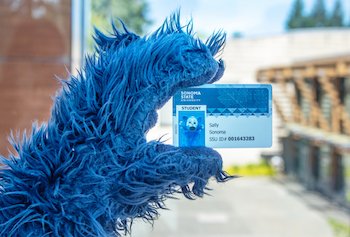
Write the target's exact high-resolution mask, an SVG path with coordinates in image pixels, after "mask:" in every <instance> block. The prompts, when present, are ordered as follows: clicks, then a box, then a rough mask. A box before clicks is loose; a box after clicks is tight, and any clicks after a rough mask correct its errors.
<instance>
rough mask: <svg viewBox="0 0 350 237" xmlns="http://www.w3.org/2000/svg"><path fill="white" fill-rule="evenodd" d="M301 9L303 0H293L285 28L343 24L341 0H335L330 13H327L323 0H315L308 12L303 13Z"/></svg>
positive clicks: (302, 8)
mask: <svg viewBox="0 0 350 237" xmlns="http://www.w3.org/2000/svg"><path fill="white" fill-rule="evenodd" d="M303 11H304V3H303V0H295V1H294V4H293V6H292V8H291V11H290V14H289V18H288V19H287V24H286V29H288V30H290V29H296V28H310V27H342V26H344V13H343V4H342V1H341V0H337V1H336V2H335V4H334V6H333V11H332V12H331V13H330V14H328V11H327V9H326V5H325V2H324V0H316V1H315V3H314V6H313V9H312V11H311V12H310V13H309V14H304V12H303Z"/></svg>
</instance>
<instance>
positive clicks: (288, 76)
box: [0, 0, 350, 237]
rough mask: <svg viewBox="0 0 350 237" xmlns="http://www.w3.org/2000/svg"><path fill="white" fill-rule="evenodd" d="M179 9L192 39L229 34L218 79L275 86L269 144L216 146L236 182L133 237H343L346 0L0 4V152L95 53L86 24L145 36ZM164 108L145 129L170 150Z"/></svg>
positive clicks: (348, 75) (177, 204)
mask: <svg viewBox="0 0 350 237" xmlns="http://www.w3.org/2000/svg"><path fill="white" fill-rule="evenodd" d="M177 9H181V14H182V19H183V23H186V22H187V21H188V20H189V19H191V18H193V20H194V27H195V31H196V32H197V35H198V37H200V38H203V39H205V38H207V37H208V36H209V35H210V34H211V33H212V32H213V31H214V30H219V29H223V30H224V31H226V32H227V43H226V48H225V51H224V53H223V54H222V57H223V59H224V60H225V62H226V73H225V75H224V77H223V79H222V80H221V81H220V82H219V83H271V84H272V85H273V97H274V109H273V112H274V117H273V123H274V126H273V134H274V139H273V146H272V147H271V148H268V149H220V150H219V152H220V153H221V154H222V156H223V159H224V166H225V169H226V170H227V171H228V172H229V173H231V174H238V175H241V176H242V177H241V178H239V179H236V180H233V181H231V182H229V183H227V184H224V185H218V184H216V183H215V182H212V183H210V187H212V188H213V189H214V190H213V191H211V192H210V194H211V196H206V197H205V198H203V199H200V200H198V201H195V202H193V201H189V200H184V199H183V198H182V197H180V196H179V200H169V201H167V202H166V204H167V205H168V208H169V209H170V211H162V212H161V216H160V218H159V220H157V221H156V222H155V224H154V226H153V228H152V226H151V225H150V224H148V223H145V222H143V221H142V220H140V221H136V222H135V223H134V230H133V232H132V233H131V234H128V235H131V236H155V237H157V236H181V237H187V236H192V237H193V236H203V237H209V236H211V237H212V236H224V237H225V236H239V237H255V236H256V237H258V236H259V237H260V236H262V237H265V236H266V237H275V236H276V237H278V236H293V237H296V236H298V237H299V236H301V237H303V236H305V237H310V236H319V237H328V236H333V237H338V236H345V237H350V0H268V1H261V0H218V1H210V0H183V1H182V0H177V1H174V0H85V1H84V0H0V29H1V30H0V154H2V155H6V154H7V153H8V149H10V148H9V144H8V142H7V137H8V135H9V134H10V131H11V130H12V131H23V130H24V129H30V128H31V124H32V122H33V121H39V122H45V121H46V120H47V119H48V118H49V116H50V107H51V105H52V99H51V98H52V97H53V96H54V95H55V91H56V90H57V89H58V88H59V83H58V82H57V80H55V76H57V77H60V78H69V75H70V73H73V74H75V73H76V72H77V69H79V68H80V67H81V66H82V65H84V55H85V54H87V53H90V52H92V51H93V47H94V44H93V40H92V34H93V26H96V27H98V28H100V29H102V30H103V31H105V32H108V31H109V30H110V22H111V21H112V20H116V19H117V18H120V19H122V20H123V21H124V22H125V23H126V24H127V25H128V26H129V28H130V29H131V30H133V31H135V32H136V33H138V34H143V35H147V34H149V33H150V32H152V31H153V30H155V29H156V28H157V27H159V26H160V25H161V24H162V22H163V20H164V19H165V17H167V16H169V14H171V13H172V12H174V11H175V10H177ZM171 114H172V113H171V102H169V103H168V104H167V105H166V106H165V107H164V108H163V109H162V110H161V111H159V116H160V120H159V123H158V124H157V126H156V127H155V128H154V129H153V130H152V131H151V132H150V133H149V134H148V136H149V139H157V138H159V137H160V136H162V135H165V137H166V138H168V142H169V143H171V133H172V129H171V122H172V117H171Z"/></svg>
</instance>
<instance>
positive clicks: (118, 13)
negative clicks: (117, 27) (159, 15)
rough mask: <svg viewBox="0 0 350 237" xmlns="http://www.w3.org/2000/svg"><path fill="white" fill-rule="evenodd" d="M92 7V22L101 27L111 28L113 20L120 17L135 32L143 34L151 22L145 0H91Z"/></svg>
mask: <svg viewBox="0 0 350 237" xmlns="http://www.w3.org/2000/svg"><path fill="white" fill-rule="evenodd" d="M91 8H92V11H91V22H92V24H93V25H95V26H96V27H98V28H101V29H110V23H111V21H112V20H116V19H118V18H119V19H121V20H123V21H124V23H125V24H126V25H127V26H128V27H129V28H130V29H131V30H133V31H134V32H135V33H137V34H142V33H143V31H144V28H145V26H146V25H148V24H149V23H150V20H149V19H148V18H147V11H148V3H147V2H146V1H145V0H91Z"/></svg>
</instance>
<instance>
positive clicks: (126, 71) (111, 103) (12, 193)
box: [0, 14, 230, 237]
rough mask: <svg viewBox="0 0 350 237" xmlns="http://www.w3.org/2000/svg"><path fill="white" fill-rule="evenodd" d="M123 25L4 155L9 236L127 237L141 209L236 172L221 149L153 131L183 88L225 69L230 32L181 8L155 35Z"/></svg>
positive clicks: (1, 185)
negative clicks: (176, 141)
mask: <svg viewBox="0 0 350 237" xmlns="http://www.w3.org/2000/svg"><path fill="white" fill-rule="evenodd" d="M122 28H123V29H122V30H119V29H117V28H116V27H115V26H113V34H112V35H110V36H106V35H104V34H102V33H101V32H100V31H98V30H96V35H95V41H96V45H97V46H96V53H95V54H94V55H92V56H89V57H87V58H86V62H85V67H84V68H82V70H81V71H80V73H79V75H78V76H77V77H74V76H71V78H70V80H68V81H63V82H62V83H63V88H62V90H61V91H60V92H59V93H58V95H57V96H56V98H55V101H54V105H53V108H52V114H51V117H50V119H49V121H48V122H47V124H43V125H40V126H39V125H37V124H34V125H33V129H32V132H31V134H27V135H26V134H24V136H23V138H22V139H21V140H20V141H13V142H12V144H13V146H14V148H15V150H16V152H17V154H16V155H15V154H12V155H10V157H8V158H7V159H5V158H4V157H2V159H1V160H2V161H1V162H2V167H1V170H0V236H1V237H3V236H6V237H11V236H13V237H17V236H19V237H22V236H23V237H40V236H45V237H49V236H56V237H78V236H79V237H80V236H81V237H83V236H84V237H87V236H91V237H92V236H94V237H96V236H98V237H107V236H120V235H121V234H122V233H125V232H128V231H130V227H131V224H132V221H133V220H134V219H135V218H143V219H145V220H147V221H150V222H152V221H153V220H155V219H156V218H157V216H158V209H159V208H164V207H165V206H164V201H165V199H166V198H167V197H170V196H171V195H173V194H174V193H179V192H181V193H183V194H184V195H185V197H187V198H190V199H193V198H195V197H196V196H198V197H201V196H202V195H203V194H204V193H205V189H206V185H207V183H208V180H209V178H210V177H215V178H216V180H217V181H218V182H223V181H226V180H228V179H229V178H230V177H229V176H228V175H227V174H225V172H224V171H223V170H222V159H221V157H220V155H219V154H218V153H217V152H216V151H214V150H213V149H210V148H206V147H198V148H178V147H173V146H170V145H166V144H163V143H162V142H160V141H151V142H147V141H146V137H145V134H146V133H147V132H148V131H149V129H150V128H152V127H153V126H154V125H155V123H156V121H157V112H156V111H157V110H158V109H159V108H161V107H162V106H163V105H164V104H165V103H166V102H167V101H168V100H169V99H170V98H171V96H172V95H173V94H174V93H175V92H176V91H177V90H179V89H181V88H186V87H189V86H198V85H202V84H204V83H212V82H215V81H216V80H218V79H219V78H220V77H221V76H222V74H223V72H224V64H223V61H222V60H218V61H217V60H216V59H215V58H214V57H215V55H217V53H218V52H220V51H221V50H222V48H223V45H224V42H225V35H224V34H222V33H220V32H219V33H215V34H213V35H212V36H211V37H210V38H209V39H208V40H207V41H206V42H205V43H203V42H201V41H200V40H199V39H195V38H194V34H193V32H192V23H191V22H190V23H189V24H187V25H186V26H181V25H180V19H179V14H174V15H172V16H171V17H170V18H168V19H167V20H166V21H165V22H164V24H163V25H162V26H161V27H160V28H159V29H158V30H157V31H156V32H155V33H153V34H151V35H149V36H146V37H140V36H138V35H136V34H134V33H132V32H130V31H128V30H127V29H126V27H125V26H124V25H123V27H122ZM17 140H18V139H17Z"/></svg>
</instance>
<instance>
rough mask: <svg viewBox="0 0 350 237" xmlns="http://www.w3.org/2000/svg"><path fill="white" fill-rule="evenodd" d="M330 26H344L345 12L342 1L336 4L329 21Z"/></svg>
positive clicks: (338, 0)
mask: <svg viewBox="0 0 350 237" xmlns="http://www.w3.org/2000/svg"><path fill="white" fill-rule="evenodd" d="M328 26H331V27H337V26H338V27H339V26H340V27H341V26H344V12H343V4H342V1H341V0H337V1H336V2H335V4H334V8H333V12H332V14H331V16H330V17H329V20H328Z"/></svg>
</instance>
